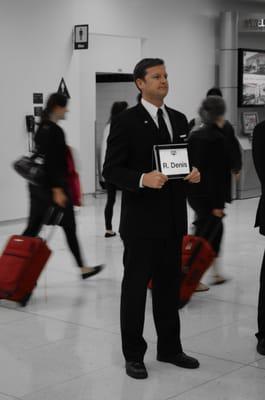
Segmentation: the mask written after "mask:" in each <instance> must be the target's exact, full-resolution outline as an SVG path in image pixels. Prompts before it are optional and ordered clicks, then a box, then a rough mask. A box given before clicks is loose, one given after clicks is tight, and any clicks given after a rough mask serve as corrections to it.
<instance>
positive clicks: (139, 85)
mask: <svg viewBox="0 0 265 400" xmlns="http://www.w3.org/2000/svg"><path fill="white" fill-rule="evenodd" d="M135 84H136V86H137V88H138V89H139V90H140V92H141V91H142V88H143V84H144V81H143V80H142V79H140V78H138V79H136V81H135Z"/></svg>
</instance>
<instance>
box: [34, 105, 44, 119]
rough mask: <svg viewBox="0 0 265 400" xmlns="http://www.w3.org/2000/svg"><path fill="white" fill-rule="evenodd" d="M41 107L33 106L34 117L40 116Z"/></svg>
mask: <svg viewBox="0 0 265 400" xmlns="http://www.w3.org/2000/svg"><path fill="white" fill-rule="evenodd" d="M42 110H43V108H42V107H34V115H35V117H41V115H42Z"/></svg>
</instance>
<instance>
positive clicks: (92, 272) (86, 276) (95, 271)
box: [81, 264, 104, 279]
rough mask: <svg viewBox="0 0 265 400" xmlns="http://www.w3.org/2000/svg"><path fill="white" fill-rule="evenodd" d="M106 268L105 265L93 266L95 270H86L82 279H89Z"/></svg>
mask: <svg viewBox="0 0 265 400" xmlns="http://www.w3.org/2000/svg"><path fill="white" fill-rule="evenodd" d="M103 268H104V265H103V264H101V265H97V266H96V267H93V270H92V271H91V272H86V273H84V274H81V277H82V279H87V278H91V276H94V275H96V274H99V273H100V272H101V271H102V270H103Z"/></svg>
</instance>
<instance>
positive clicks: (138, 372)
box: [125, 361, 148, 379]
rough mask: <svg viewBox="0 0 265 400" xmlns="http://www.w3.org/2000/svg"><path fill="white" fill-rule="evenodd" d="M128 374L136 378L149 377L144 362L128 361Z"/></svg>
mask: <svg viewBox="0 0 265 400" xmlns="http://www.w3.org/2000/svg"><path fill="white" fill-rule="evenodd" d="M125 368H126V374H127V375H129V376H130V377H131V378H134V379H146V378H147V377H148V373H147V370H146V368H145V365H144V363H143V362H139V361H126V364H125Z"/></svg>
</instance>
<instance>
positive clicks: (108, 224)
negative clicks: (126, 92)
mask: <svg viewBox="0 0 265 400" xmlns="http://www.w3.org/2000/svg"><path fill="white" fill-rule="evenodd" d="M127 108H128V103H127V102H126V101H116V102H114V103H113V104H112V107H111V111H110V117H109V121H108V124H107V125H106V127H105V130H104V133H103V139H102V145H101V171H103V164H104V160H105V155H106V148H107V140H108V137H109V133H110V126H111V124H112V122H113V120H114V119H115V117H117V116H118V115H119V114H120V113H121V112H123V111H125V110H126V109H127ZM103 179H104V178H103ZM105 188H106V190H107V203H106V206H105V210H104V216H105V229H106V232H105V237H106V238H110V237H113V236H116V233H115V232H114V231H113V230H112V217H113V207H114V204H115V200H116V192H117V187H116V186H115V185H114V184H113V183H110V182H108V181H105Z"/></svg>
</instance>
